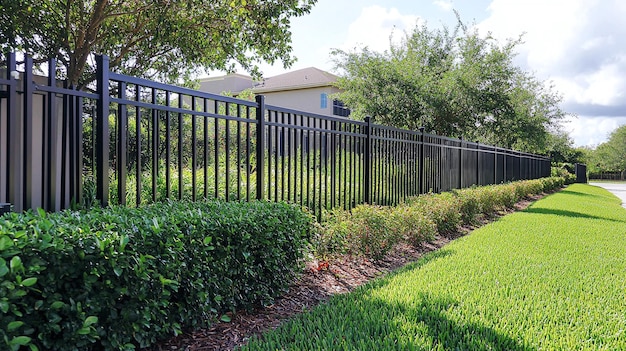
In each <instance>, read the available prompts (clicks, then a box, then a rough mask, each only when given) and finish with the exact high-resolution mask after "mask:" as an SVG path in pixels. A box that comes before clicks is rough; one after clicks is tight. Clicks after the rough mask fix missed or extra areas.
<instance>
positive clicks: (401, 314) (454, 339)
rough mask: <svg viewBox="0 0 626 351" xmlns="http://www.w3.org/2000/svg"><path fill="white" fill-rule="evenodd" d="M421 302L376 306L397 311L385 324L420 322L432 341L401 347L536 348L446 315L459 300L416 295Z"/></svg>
mask: <svg viewBox="0 0 626 351" xmlns="http://www.w3.org/2000/svg"><path fill="white" fill-rule="evenodd" d="M415 300H416V301H419V302H418V303H417V304H415V305H413V306H410V307H407V306H406V305H405V304H401V303H395V304H390V303H388V302H383V301H376V303H375V305H380V304H381V303H383V304H385V303H386V304H387V305H388V306H387V307H386V309H388V310H390V311H396V313H395V315H396V316H394V317H392V318H390V319H389V320H387V321H381V323H389V324H391V328H392V329H397V330H406V329H407V326H406V324H407V323H409V324H412V325H420V326H421V328H420V330H423V331H424V332H423V336H424V338H425V339H428V340H429V341H430V342H431V345H429V346H427V348H424V347H423V345H415V344H412V343H405V345H403V347H401V348H400V349H403V350H407V349H408V350H421V349H428V350H430V349H435V348H438V349H443V350H476V351H483V350H510V351H533V350H535V349H534V348H532V347H530V346H526V345H523V344H522V343H520V341H518V340H516V339H513V338H512V337H511V336H509V335H506V334H503V333H501V332H499V331H496V330H495V329H493V328H489V327H486V326H484V325H481V324H478V323H460V322H458V321H455V320H452V319H451V318H449V317H448V316H447V314H446V311H447V310H450V309H454V308H455V307H456V306H457V305H459V303H458V302H457V301H454V300H453V299H449V298H441V297H435V296H430V295H429V294H424V293H420V294H418V295H417V296H416V297H415Z"/></svg>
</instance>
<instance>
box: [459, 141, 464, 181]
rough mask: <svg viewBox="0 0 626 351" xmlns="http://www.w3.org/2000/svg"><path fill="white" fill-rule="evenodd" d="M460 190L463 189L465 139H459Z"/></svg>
mask: <svg viewBox="0 0 626 351" xmlns="http://www.w3.org/2000/svg"><path fill="white" fill-rule="evenodd" d="M459 189H463V137H460V138H459Z"/></svg>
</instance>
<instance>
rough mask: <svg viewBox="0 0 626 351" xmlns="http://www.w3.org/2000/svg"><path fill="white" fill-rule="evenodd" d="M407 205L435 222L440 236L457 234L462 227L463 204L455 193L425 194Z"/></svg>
mask: <svg viewBox="0 0 626 351" xmlns="http://www.w3.org/2000/svg"><path fill="white" fill-rule="evenodd" d="M407 203H408V204H409V205H410V206H412V207H413V206H414V207H417V208H418V209H419V211H421V212H422V213H424V214H425V215H426V217H427V218H430V219H431V220H432V221H433V222H435V225H436V227H437V232H438V233H439V234H440V235H449V234H453V233H456V231H457V230H458V229H459V226H460V225H461V202H460V201H459V198H458V197H457V196H455V195H454V194H453V193H441V194H424V195H420V196H418V197H414V198H411V199H409V200H408V201H407Z"/></svg>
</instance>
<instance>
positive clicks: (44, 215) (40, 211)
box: [37, 207, 46, 218]
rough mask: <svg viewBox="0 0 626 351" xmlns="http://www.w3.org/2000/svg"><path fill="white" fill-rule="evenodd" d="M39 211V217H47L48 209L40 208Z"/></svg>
mask: <svg viewBox="0 0 626 351" xmlns="http://www.w3.org/2000/svg"><path fill="white" fill-rule="evenodd" d="M37 213H39V217H41V218H46V211H45V210H44V209H43V208H41V207H40V208H38V209H37Z"/></svg>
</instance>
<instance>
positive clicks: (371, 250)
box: [313, 177, 566, 259]
mask: <svg viewBox="0 0 626 351" xmlns="http://www.w3.org/2000/svg"><path fill="white" fill-rule="evenodd" d="M565 182H566V179H565V178H563V177H549V178H542V179H535V180H523V181H517V182H512V183H506V184H499V185H489V186H481V187H473V188H468V189H461V190H453V191H451V192H448V193H442V194H424V195H420V196H417V197H414V198H410V199H408V200H407V201H406V203H404V204H401V205H399V206H395V207H383V206H375V205H360V206H357V207H356V208H354V209H352V210H351V211H341V210H335V211H333V212H331V213H329V215H328V216H327V219H326V221H325V222H323V223H321V224H320V225H318V226H317V230H316V231H315V235H314V237H313V247H314V250H315V253H316V255H317V256H319V257H321V258H326V257H328V256H333V255H337V254H351V255H364V256H367V257H371V258H373V259H381V258H383V257H384V256H385V254H387V252H388V251H389V250H391V248H393V246H394V245H396V244H398V243H400V242H407V243H409V244H411V245H415V246H419V245H421V244H423V243H424V242H427V241H429V240H432V238H434V236H435V235H436V234H439V235H443V236H446V235H451V234H454V233H456V232H457V231H458V229H459V227H460V226H462V225H475V224H477V223H478V220H479V219H480V218H481V217H482V218H489V217H492V216H494V215H495V214H497V213H498V211H502V210H505V209H507V208H511V207H513V205H515V203H517V202H518V201H520V200H522V199H524V198H526V197H528V196H530V195H536V194H541V193H543V192H550V191H554V190H557V189H560V188H561V187H563V185H564V184H565Z"/></svg>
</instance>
